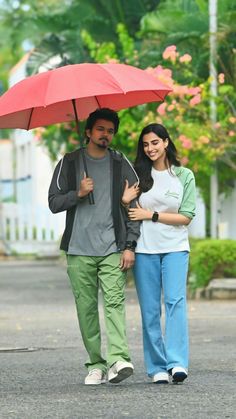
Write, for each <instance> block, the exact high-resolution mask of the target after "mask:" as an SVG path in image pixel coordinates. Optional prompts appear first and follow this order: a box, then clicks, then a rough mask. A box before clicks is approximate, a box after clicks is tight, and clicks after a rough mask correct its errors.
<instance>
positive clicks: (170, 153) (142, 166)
mask: <svg viewBox="0 0 236 419" xmlns="http://www.w3.org/2000/svg"><path fill="white" fill-rule="evenodd" d="M150 132H153V133H154V134H156V135H157V136H158V137H159V138H162V140H165V139H166V138H167V139H168V146H167V148H166V157H165V165H166V168H167V169H170V166H171V165H174V166H181V163H180V161H179V159H178V155H177V149H176V147H175V145H174V143H173V141H172V140H171V138H170V136H169V134H168V131H167V130H166V128H165V127H164V126H163V125H161V124H149V125H147V126H146V127H144V128H143V130H142V132H141V134H140V136H139V140H138V149H137V156H136V159H135V162H134V168H135V170H136V172H137V174H138V176H139V179H140V189H141V192H147V191H148V190H149V189H151V187H152V185H153V178H152V176H151V170H152V165H153V163H152V161H151V160H150V159H149V158H148V157H147V156H146V154H145V153H144V147H143V136H144V135H146V134H149V133H150Z"/></svg>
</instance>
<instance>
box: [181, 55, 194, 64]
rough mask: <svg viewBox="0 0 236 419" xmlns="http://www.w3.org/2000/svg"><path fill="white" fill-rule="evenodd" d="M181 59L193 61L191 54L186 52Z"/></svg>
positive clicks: (188, 61)
mask: <svg viewBox="0 0 236 419" xmlns="http://www.w3.org/2000/svg"><path fill="white" fill-rule="evenodd" d="M179 61H180V62H181V63H190V61H192V57H191V55H189V54H184V55H182V57H180V59H179Z"/></svg>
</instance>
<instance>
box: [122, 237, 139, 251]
mask: <svg viewBox="0 0 236 419" xmlns="http://www.w3.org/2000/svg"><path fill="white" fill-rule="evenodd" d="M136 246H137V242H136V241H135V240H133V241H129V240H128V241H127V242H126V243H125V250H130V251H131V252H135V248H136Z"/></svg>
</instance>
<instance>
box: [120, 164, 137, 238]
mask: <svg viewBox="0 0 236 419" xmlns="http://www.w3.org/2000/svg"><path fill="white" fill-rule="evenodd" d="M126 179H127V180H128V182H129V186H132V185H133V184H134V183H136V182H137V181H138V180H139V179H138V177H137V174H136V172H135V171H134V169H133V168H132V165H131V163H130V162H128V161H127V160H126V159H125V158H124V159H123V164H122V186H123V189H122V194H123V191H124V188H125V180H126ZM136 203H137V199H134V200H133V201H131V203H130V207H132V208H135V207H136ZM126 228H127V239H126V240H127V241H133V240H135V241H136V240H137V239H138V237H139V235H140V221H131V220H130V219H129V218H128V217H127V221H126Z"/></svg>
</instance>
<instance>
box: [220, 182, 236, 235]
mask: <svg viewBox="0 0 236 419" xmlns="http://www.w3.org/2000/svg"><path fill="white" fill-rule="evenodd" d="M235 213H236V181H235V186H234V189H233V190H232V194H231V195H230V196H227V197H225V195H224V194H222V195H221V196H220V213H219V238H221V239H233V240H236V217H235Z"/></svg>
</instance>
